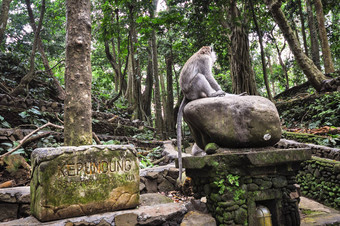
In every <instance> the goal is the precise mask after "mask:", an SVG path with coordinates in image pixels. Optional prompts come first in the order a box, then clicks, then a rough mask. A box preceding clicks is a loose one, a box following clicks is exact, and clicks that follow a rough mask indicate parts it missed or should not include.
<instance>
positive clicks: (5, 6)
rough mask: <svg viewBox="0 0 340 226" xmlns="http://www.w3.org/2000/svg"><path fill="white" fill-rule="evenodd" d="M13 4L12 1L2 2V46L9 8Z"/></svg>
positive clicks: (0, 33)
mask: <svg viewBox="0 0 340 226" xmlns="http://www.w3.org/2000/svg"><path fill="white" fill-rule="evenodd" d="M11 2H12V0H2V5H1V12H0V13H1V14H0V44H1V43H2V41H3V39H4V37H5V31H6V26H7V20H8V12H9V6H10V4H11Z"/></svg>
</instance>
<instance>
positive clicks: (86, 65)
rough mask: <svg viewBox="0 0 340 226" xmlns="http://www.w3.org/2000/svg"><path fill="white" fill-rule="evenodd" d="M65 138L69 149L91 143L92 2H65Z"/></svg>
mask: <svg viewBox="0 0 340 226" xmlns="http://www.w3.org/2000/svg"><path fill="white" fill-rule="evenodd" d="M66 18H67V20H66V31H67V34H66V67H65V86H66V98H65V116H64V127H65V129H64V138H65V141H64V143H65V145H67V146H80V145H89V144H92V117H91V114H92V110H91V107H92V105H91V81H92V70H91V2H90V0H67V1H66Z"/></svg>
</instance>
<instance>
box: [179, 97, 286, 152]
mask: <svg viewBox="0 0 340 226" xmlns="http://www.w3.org/2000/svg"><path fill="white" fill-rule="evenodd" d="M183 115H184V120H185V121H186V122H187V123H188V124H189V127H190V130H191V132H192V134H193V137H194V139H195V142H196V143H197V145H198V146H199V147H200V148H201V149H204V148H205V146H206V145H207V144H208V143H216V144H217V145H219V146H220V147H229V148H247V147H266V146H271V145H274V144H275V143H277V142H278V141H279V140H280V137H281V126H280V118H279V114H278V112H277V109H276V107H275V105H274V104H273V103H272V102H271V101H269V100H268V99H266V98H264V97H260V96H238V95H227V96H225V97H213V98H202V99H198V100H194V101H191V102H189V103H188V104H187V105H186V107H185V108H184V114H183Z"/></svg>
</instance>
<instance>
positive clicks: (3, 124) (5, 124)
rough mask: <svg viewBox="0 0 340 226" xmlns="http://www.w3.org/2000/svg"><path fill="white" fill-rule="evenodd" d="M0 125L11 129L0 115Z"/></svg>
mask: <svg viewBox="0 0 340 226" xmlns="http://www.w3.org/2000/svg"><path fill="white" fill-rule="evenodd" d="M0 125H1V127H3V128H11V125H10V124H9V123H8V122H7V121H6V120H5V118H4V117H2V116H1V115H0Z"/></svg>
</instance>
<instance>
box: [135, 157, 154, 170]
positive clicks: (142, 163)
mask: <svg viewBox="0 0 340 226" xmlns="http://www.w3.org/2000/svg"><path fill="white" fill-rule="evenodd" d="M138 158H139V167H140V168H141V169H145V168H152V167H154V164H153V163H152V162H151V160H150V159H149V158H147V157H146V156H143V155H138Z"/></svg>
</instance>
